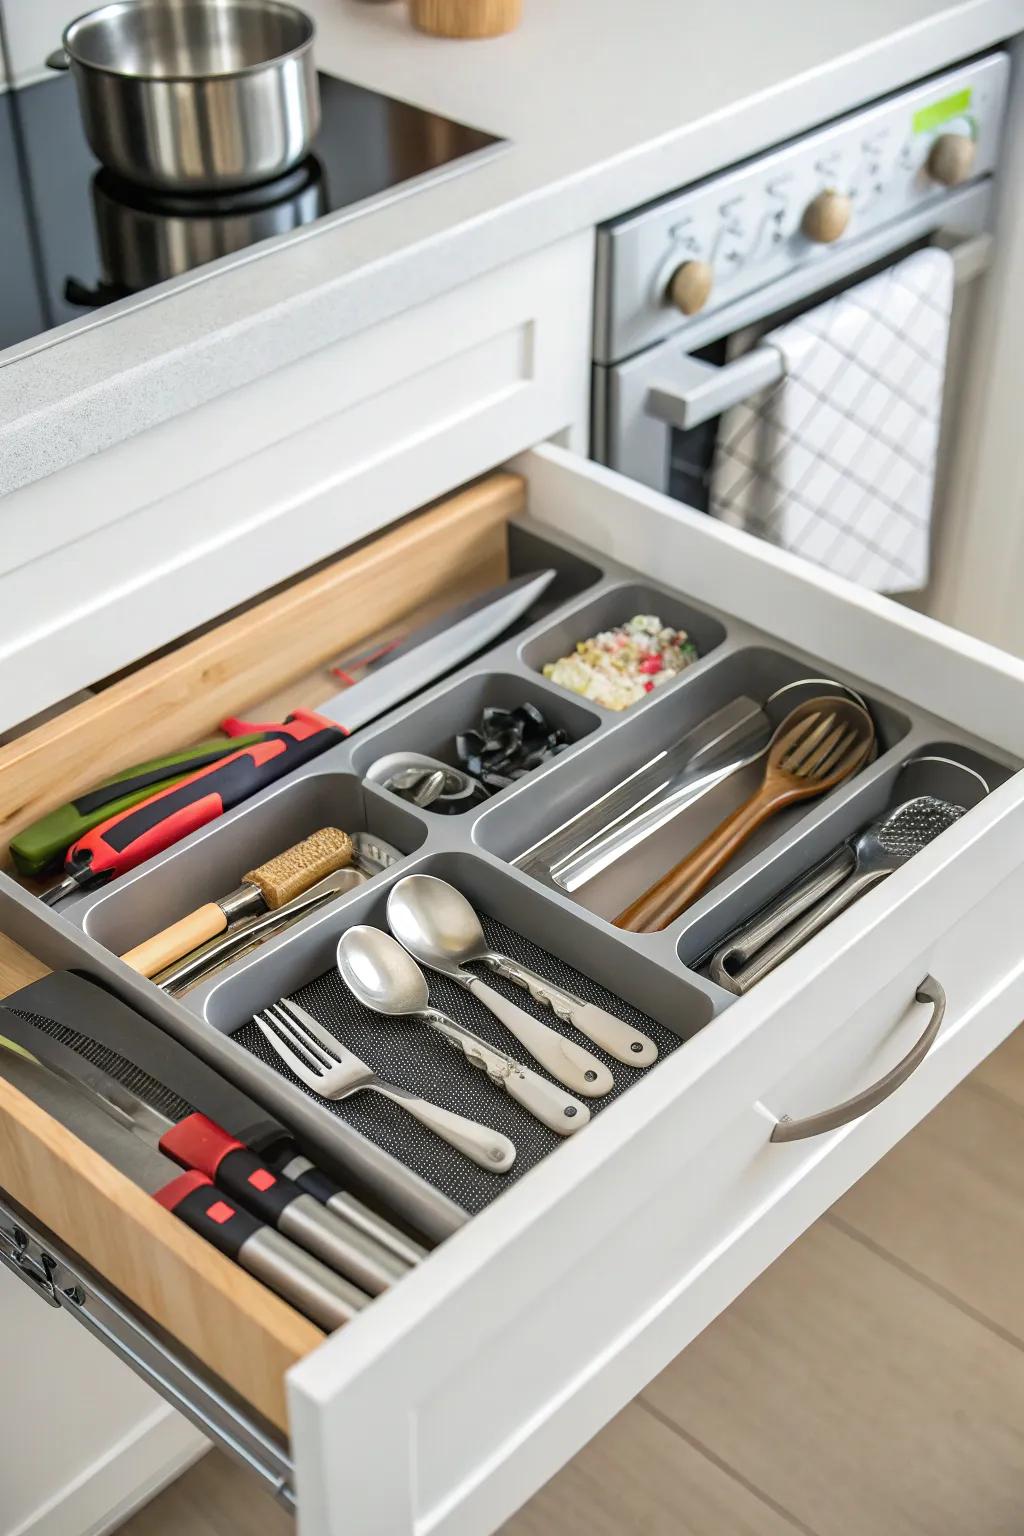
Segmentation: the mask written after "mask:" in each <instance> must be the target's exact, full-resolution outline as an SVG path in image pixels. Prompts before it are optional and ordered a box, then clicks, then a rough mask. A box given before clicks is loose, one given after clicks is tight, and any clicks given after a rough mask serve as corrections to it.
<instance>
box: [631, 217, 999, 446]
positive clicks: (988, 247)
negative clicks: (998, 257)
mask: <svg viewBox="0 0 1024 1536" xmlns="http://www.w3.org/2000/svg"><path fill="white" fill-rule="evenodd" d="M991 252H992V236H991V235H990V234H988V233H986V234H982V235H975V236H974V238H973V239H969V240H963V241H961V242H960V243H959V244H957V245H955V246H953V247H952V249H951V250H950V255H951V256H952V258H953V280H954V282H955V283H958V284H959V283H964V282H967V281H968V280H969V279H970V278H972V277H976V276H978V274H979V273H981V272H983V271H984V270H985V268H986V267H987V266H988V263H989V261H990V260H991ZM674 371H675V378H674V379H673V380H672V382H671V383H667V382H665V383H660V384H652V385H651V387H650V389H649V390H648V391H647V410H648V412H649V414H650V415H652V416H656V417H657V418H658V420H659V421H663V422H665V423H666V424H667V425H668V426H671V427H677V428H678V429H679V430H680V431H681V432H688V431H689V430H690V428H691V427H699V426H700V425H701V423H702V422H705V421H711V420H712V418H713V417H715V416H721V414H722V412H723V411H728V410H731V409H732V407H733V406H734V405H742V404H743V402H744V401H745V400H749V399H750V397H751V396H752V395H756V394H758V393H759V392H760V391H761V390H762V389H770V388H771V387H772V386H773V385H774V384H778V383H780V382H781V381H782V379H783V378H785V374H786V365H785V361H784V359H783V356H782V353H781V352H779V351H778V350H777V348H775V347H773V346H772V345H771V343H770V342H764V341H762V342H759V343H758V345H757V346H755V347H752V348H751V350H750V351H749V352H745V353H743V355H742V356H741V357H737V358H734V359H733V360H732V362H729V363H722V364H720V365H717V366H716V364H714V363H705V362H702V361H701V359H700V358H698V357H689V356H686V355H684V356H682V357H681V358H678V359H677V360H676V366H675V370H674Z"/></svg>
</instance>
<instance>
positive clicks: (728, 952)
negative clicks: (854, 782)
mask: <svg viewBox="0 0 1024 1536" xmlns="http://www.w3.org/2000/svg"><path fill="white" fill-rule="evenodd" d="M856 862H857V861H856V858H855V856H854V853H853V849H852V848H850V847H849V846H848V845H847V844H845V843H844V844H843V846H842V847H841V848H837V849H836V850H835V852H834V853H832V854H831V855H830V856H829V857H828V858H827V859H826V860H825V861H824V862H823V863H821V864H818V865H817V866H816V867H815V868H814V869H812V870H811V871H810V872H809V873H808V874H806V875H804V876H803V877H802V878H801V879H800V880H797V881H795V882H794V883H793V884H792V885H789V886H787V887H786V889H785V890H784V891H782V892H781V894H780V895H779V896H777V897H776V899H775V900H774V901H773V902H771V903H770V905H769V906H767V907H766V908H765V909H764V911H763V912H761V913H760V915H759V916H757V917H755V918H753V919H752V921H751V922H749V923H747V924H745V926H744V927H743V928H741V929H740V930H739V931H738V932H737V933H735V934H734V935H733V936H732V938H731V939H727V940H726V942H725V943H724V944H723V945H722V946H721V947H720V948H719V949H717V950H716V951H715V953H714V955H713V956H712V959H711V964H710V966H709V968H708V970H709V974H710V976H711V980H712V981H715V982H717V983H718V985H719V986H720V987H726V988H728V990H729V991H730V992H743V991H746V990H747V988H748V987H750V986H753V982H748V983H747V986H746V987H742V986H739V985H737V981H738V978H739V976H740V973H741V972H742V970H743V967H744V966H745V965H746V964H747V962H748V961H750V960H751V959H753V958H754V957H755V956H757V955H759V954H760V952H761V950H762V949H763V948H764V946H765V945H766V944H767V943H768V942H769V941H770V940H771V939H774V938H775V937H776V935H778V934H780V933H781V932H782V931H783V929H784V928H788V927H789V925H790V923H792V922H795V921H796V919H797V918H798V917H799V916H800V915H801V913H803V912H806V911H807V910H808V908H809V907H812V906H813V905H814V904H815V902H817V901H820V900H821V898H822V897H823V896H827V895H828V893H829V891H832V890H834V889H835V887H836V886H837V885H838V884H839V883H840V882H841V881H843V880H845V879H846V878H847V876H848V875H850V874H851V873H852V872H853V870H854V869H855V868H856ZM762 974H764V975H766V974H767V972H763V973H762Z"/></svg>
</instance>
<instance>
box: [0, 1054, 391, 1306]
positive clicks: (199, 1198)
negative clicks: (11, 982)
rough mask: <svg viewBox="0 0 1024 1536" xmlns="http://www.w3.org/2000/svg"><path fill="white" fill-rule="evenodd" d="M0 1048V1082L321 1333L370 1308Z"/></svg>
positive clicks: (328, 1272)
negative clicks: (315, 1325)
mask: <svg viewBox="0 0 1024 1536" xmlns="http://www.w3.org/2000/svg"><path fill="white" fill-rule="evenodd" d="M0 1046H2V1047H3V1048H0V1077H3V1078H4V1079H5V1080H6V1081H7V1082H9V1083H12V1084H13V1085H14V1087H15V1088H17V1089H18V1090H19V1091H20V1092H21V1093H23V1094H24V1095H25V1097H26V1098H28V1099H31V1100H32V1102H33V1103H34V1104H37V1105H38V1106H39V1107H40V1109H43V1110H45V1111H46V1113H47V1114H48V1115H51V1116H52V1117H53V1119H54V1120H56V1121H58V1123H59V1124H61V1125H63V1126H65V1127H66V1128H67V1130H69V1131H70V1132H71V1133H72V1135H74V1136H77V1137H78V1139H79V1141H83V1142H85V1144H86V1146H88V1147H91V1148H92V1149H93V1151H94V1152H97V1153H98V1154H99V1155H100V1156H101V1157H102V1158H104V1159H105V1160H106V1161H107V1162H108V1163H111V1164H112V1165H113V1166H114V1167H115V1168H118V1169H119V1170H120V1171H121V1172H122V1173H123V1174H125V1175H126V1177H128V1178H129V1179H131V1181H132V1182H133V1183H134V1184H136V1185H138V1187H139V1188H140V1189H143V1190H145V1191H146V1193H147V1194H150V1195H152V1196H153V1198H154V1199H155V1200H156V1201H157V1202H158V1203H159V1204H160V1205H162V1206H163V1207H164V1208H165V1209H166V1210H168V1211H171V1212H173V1214H174V1215H175V1216H177V1217H178V1219H179V1221H183V1222H184V1223H185V1224H186V1226H189V1227H191V1228H192V1230H193V1231H194V1232H198V1233H199V1234H200V1235H201V1236H202V1237H205V1238H206V1239H207V1240H208V1241H209V1242H211V1243H213V1244H214V1246H215V1247H216V1248H218V1249H219V1250H220V1252H221V1253H223V1254H226V1255H227V1257H228V1258H229V1259H234V1260H235V1262H236V1263H238V1264H240V1265H241V1266H242V1268H243V1269H246V1270H248V1272H249V1273H250V1274H251V1275H255V1276H256V1278H257V1279H258V1280H262V1281H263V1283H264V1284H265V1285H266V1286H268V1287H269V1288H270V1289H271V1290H273V1291H276V1292H277V1294H278V1295H279V1296H282V1297H284V1299H285V1300H286V1301H289V1302H291V1304H292V1305H293V1306H295V1307H297V1308H298V1310H299V1311H300V1312H303V1313H304V1314H305V1315H306V1316H307V1317H308V1318H310V1319H311V1320H312V1321H313V1322H315V1323H318V1324H319V1326H320V1327H321V1328H338V1327H340V1326H341V1324H342V1323H346V1322H349V1321H350V1320H351V1319H352V1318H353V1317H354V1316H355V1315H356V1313H357V1312H359V1311H361V1310H362V1308H363V1307H365V1306H366V1305H367V1304H368V1302H369V1299H370V1298H369V1297H368V1296H367V1295H366V1293H365V1292H363V1291H361V1290H359V1288H358V1287H357V1286H355V1285H352V1284H350V1283H349V1281H347V1280H345V1279H343V1278H342V1276H341V1275H337V1274H335V1273H334V1271H333V1270H332V1269H328V1267H327V1265H326V1264H322V1263H321V1262H320V1260H319V1259H317V1258H314V1256H313V1255H312V1254H310V1253H307V1252H306V1251H305V1250H304V1249H302V1248H300V1247H299V1246H298V1245H297V1244H296V1243H293V1242H291V1240H290V1239H289V1238H287V1237H285V1236H284V1234H283V1233H281V1232H278V1231H276V1230H275V1229H274V1228H273V1227H267V1226H265V1225H263V1223H262V1222H261V1221H260V1220H259V1218H258V1217H256V1216H252V1215H250V1213H249V1212H248V1211H244V1210H243V1209H242V1208H241V1206H240V1205H239V1204H238V1203H237V1202H236V1201H235V1200H233V1199H232V1198H231V1197H230V1195H228V1194H225V1192H224V1191H223V1190H219V1189H217V1188H216V1187H215V1186H214V1185H213V1183H212V1182H211V1180H210V1179H209V1178H207V1176H206V1174H204V1173H200V1172H198V1171H196V1170H190V1171H189V1172H188V1173H181V1172H180V1171H179V1169H178V1167H177V1164H175V1163H172V1162H171V1160H170V1159H169V1158H167V1157H165V1156H164V1155H163V1153H161V1152H158V1151H156V1150H154V1149H153V1148H152V1147H151V1146H149V1145H147V1143H146V1142H145V1141H144V1140H142V1139H141V1138H140V1137H138V1136H137V1135H135V1133H134V1132H133V1130H132V1129H131V1128H130V1126H129V1125H127V1124H124V1123H123V1122H122V1121H121V1120H119V1119H118V1118H117V1117H116V1115H115V1114H112V1113H111V1112H110V1109H109V1108H107V1107H103V1106H101V1105H100V1104H99V1103H97V1101H96V1100H95V1099H94V1098H93V1097H92V1096H91V1095H90V1094H89V1093H87V1092H85V1091H84V1090H83V1089H82V1088H80V1087H79V1086H78V1085H77V1084H76V1083H74V1082H70V1081H68V1079H67V1078H65V1077H63V1076H60V1075H58V1074H57V1073H56V1072H53V1071H51V1070H50V1068H48V1067H45V1066H43V1065H42V1064H41V1063H40V1062H38V1061H36V1060H35V1059H34V1058H32V1057H29V1056H26V1055H24V1054H22V1053H21V1052H20V1050H19V1049H18V1048H16V1047H12V1046H7V1045H6V1044H5V1043H3V1042H0Z"/></svg>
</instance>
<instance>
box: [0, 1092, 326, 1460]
mask: <svg viewBox="0 0 1024 1536" xmlns="http://www.w3.org/2000/svg"><path fill="white" fill-rule="evenodd" d="M0 1180H2V1184H3V1188H4V1190H5V1192H6V1193H7V1194H9V1195H10V1196H11V1198H12V1199H13V1200H15V1201H16V1202H17V1203H18V1204H19V1205H21V1206H23V1207H24V1208H25V1209H26V1210H27V1211H30V1212H31V1213H32V1215H33V1217H35V1218H36V1219H38V1221H39V1222H41V1223H42V1224H43V1225H44V1226H45V1227H48V1228H49V1229H50V1230H51V1231H52V1232H55V1233H58V1234H59V1236H60V1238H61V1241H62V1243H63V1244H65V1245H66V1246H67V1247H68V1248H70V1249H73V1250H74V1252H75V1253H76V1254H78V1255H80V1256H81V1258H82V1259H84V1260H85V1262H86V1263H87V1264H89V1265H90V1266H91V1267H92V1268H93V1269H95V1270H96V1271H97V1272H98V1273H99V1274H101V1275H103V1277H104V1278H105V1279H106V1280H108V1281H109V1282H110V1284H111V1285H112V1286H114V1287H115V1288H116V1289H117V1290H118V1291H120V1292H121V1293H122V1295H124V1296H125V1297H127V1299H128V1300H129V1301H130V1302H132V1303H133V1304H134V1305H135V1306H137V1307H138V1308H139V1309H140V1310H141V1311H142V1312H143V1313H144V1314H145V1315H146V1316H147V1317H150V1318H152V1319H154V1321H156V1322H157V1323H158V1324H159V1325H160V1326H161V1327H162V1328H164V1329H166V1331H167V1332H168V1333H170V1334H171V1335H172V1336H173V1337H174V1338H175V1339H177V1340H178V1342H179V1343H180V1344H182V1345H183V1346H184V1347H185V1348H186V1349H187V1350H188V1351H189V1352H190V1353H191V1354H193V1355H194V1356H195V1357H196V1358H197V1359H198V1360H201V1361H202V1362H203V1364H204V1365H205V1366H207V1368H208V1369H209V1370H210V1371H212V1372H213V1373H214V1374H215V1375H216V1376H219V1377H220V1378H221V1379H222V1380H223V1381H225V1382H227V1384H228V1385H229V1386H230V1387H232V1388H233V1389H234V1390H235V1391H236V1392H238V1393H239V1394H240V1395H241V1396H242V1397H243V1398H244V1399H245V1400H246V1401H247V1402H249V1403H251V1404H252V1406H253V1407H254V1408H255V1409H257V1411H258V1412H259V1413H261V1414H262V1415H263V1417H264V1418H266V1419H269V1420H270V1422H271V1423H272V1424H275V1425H277V1427H278V1428H280V1429H283V1430H287V1426H288V1420H287V1414H286V1410H285V1401H284V1373H285V1371H286V1370H287V1369H288V1368H289V1366H292V1365H294V1364H295V1363H296V1361H298V1360H301V1359H302V1358H303V1356H305V1355H308V1354H309V1353H310V1351H311V1350H313V1349H315V1348H316V1347H317V1346H318V1345H319V1344H320V1343H322V1342H323V1334H322V1333H321V1332H320V1330H319V1329H318V1328H316V1327H314V1325H313V1324H312V1323H310V1322H307V1321H306V1319H305V1318H303V1317H300V1316H299V1314H298V1313H297V1312H294V1311H293V1310H292V1309H291V1307H289V1306H287V1305H286V1304H285V1303H284V1302H283V1301H280V1300H278V1298H277V1297H276V1296H273V1295H271V1293H270V1292H269V1291H267V1290H265V1289H264V1288H263V1286H262V1285H260V1284H258V1282H257V1281H255V1280H253V1279H251V1278H250V1276H249V1275H247V1274H246V1273H245V1272H244V1271H242V1270H240V1269H238V1267H237V1266H236V1265H234V1264H232V1263H231V1262H230V1261H229V1260H228V1259H226V1258H224V1257H223V1255H221V1254H219V1253H218V1252H217V1251H216V1249H214V1248H212V1247H211V1246H210V1245H209V1243H206V1242H204V1240H203V1239H202V1238H201V1237H199V1236H197V1235H196V1234H195V1233H194V1232H190V1231H189V1230H188V1228H187V1227H185V1226H184V1225H183V1224H182V1223H181V1222H179V1221H177V1220H176V1219H175V1217H173V1216H172V1215H170V1213H169V1212H167V1211H165V1210H164V1209H163V1208H162V1207H161V1206H159V1205H157V1203H156V1201H155V1200H153V1199H151V1198H150V1196H149V1195H147V1194H145V1193H144V1192H143V1191H142V1190H140V1189H138V1188H137V1187H136V1186H135V1185H134V1184H132V1183H131V1182H130V1181H129V1180H128V1179H127V1178H125V1177H124V1175H123V1174H121V1173H119V1172H118V1171H117V1169H115V1168H112V1167H111V1165H110V1164H109V1163H107V1162H105V1161H104V1160H103V1158H101V1157H100V1156H98V1154H96V1153H95V1152H93V1151H92V1150H91V1149H90V1148H89V1147H87V1146H86V1145H85V1144H84V1143H83V1142H81V1141H79V1140H78V1139H77V1138H76V1137H74V1136H72V1135H71V1133H70V1132H69V1131H66V1130H65V1129H64V1127H63V1126H61V1125H58V1124H57V1122H56V1121H55V1120H53V1119H52V1118H51V1117H50V1116H49V1115H47V1114H46V1113H45V1112H44V1111H43V1110H41V1109H39V1108H38V1107H37V1106H36V1105H35V1104H33V1103H32V1102H31V1101H30V1100H29V1099H27V1098H25V1097H24V1095H23V1094H21V1093H19V1092H18V1090H17V1089H16V1088H13V1087H12V1086H11V1085H10V1084H9V1083H6V1082H3V1081H0Z"/></svg>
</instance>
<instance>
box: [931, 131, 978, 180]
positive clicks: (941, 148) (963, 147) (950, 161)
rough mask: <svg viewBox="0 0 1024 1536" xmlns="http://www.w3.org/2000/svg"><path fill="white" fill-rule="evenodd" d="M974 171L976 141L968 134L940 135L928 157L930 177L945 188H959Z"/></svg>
mask: <svg viewBox="0 0 1024 1536" xmlns="http://www.w3.org/2000/svg"><path fill="white" fill-rule="evenodd" d="M973 169H974V140H973V139H972V138H969V137H968V136H967V134H966V133H940V134H939V137H938V138H937V139H936V140H935V143H934V144H933V145H932V150H931V154H930V155H929V156H928V166H927V170H928V175H929V176H930V177H931V178H932V180H933V181H940V182H941V183H942V185H943V186H944V187H958V186H959V185H960V183H961V182H962V181H966V180H967V178H968V176H969V175H970V174H971V171H972V170H973Z"/></svg>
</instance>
